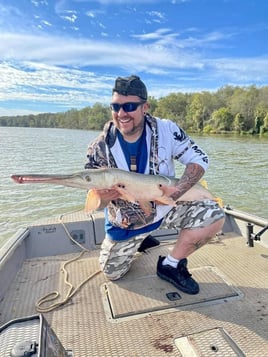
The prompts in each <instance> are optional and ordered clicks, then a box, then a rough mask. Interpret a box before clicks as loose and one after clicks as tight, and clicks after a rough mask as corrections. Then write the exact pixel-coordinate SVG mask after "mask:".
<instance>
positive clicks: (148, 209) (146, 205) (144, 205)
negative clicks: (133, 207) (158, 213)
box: [139, 201, 152, 216]
mask: <svg viewBox="0 0 268 357" xmlns="http://www.w3.org/2000/svg"><path fill="white" fill-rule="evenodd" d="M139 205H140V208H141V209H142V210H143V212H144V213H145V216H150V214H151V213H152V205H151V202H150V201H139Z"/></svg>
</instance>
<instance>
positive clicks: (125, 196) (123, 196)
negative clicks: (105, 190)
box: [113, 185, 137, 203]
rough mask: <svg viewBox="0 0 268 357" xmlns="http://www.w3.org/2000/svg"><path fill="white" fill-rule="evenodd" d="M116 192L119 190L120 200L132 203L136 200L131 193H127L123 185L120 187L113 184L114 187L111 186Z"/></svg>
mask: <svg viewBox="0 0 268 357" xmlns="http://www.w3.org/2000/svg"><path fill="white" fill-rule="evenodd" d="M113 188H114V189H115V190H116V191H117V192H119V193H120V195H121V197H120V198H121V199H122V200H126V201H129V202H132V203H134V202H136V201H137V200H136V199H135V197H134V196H133V195H132V194H131V193H129V192H128V191H127V190H126V189H125V188H124V187H122V186H121V185H120V186H117V185H115V186H114V187H113Z"/></svg>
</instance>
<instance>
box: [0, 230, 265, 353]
mask: <svg viewBox="0 0 268 357" xmlns="http://www.w3.org/2000/svg"><path fill="white" fill-rule="evenodd" d="M173 244H174V242H173V241H163V242H162V243H161V245H160V246H158V247H156V248H153V249H150V250H149V251H148V252H147V254H144V253H143V254H140V255H139V256H138V257H137V259H136V260H135V262H134V264H133V267H132V269H131V271H130V272H129V273H128V274H127V275H126V276H125V277H124V278H122V279H121V280H119V281H114V282H109V281H107V279H106V278H105V277H104V275H103V274H102V273H99V274H96V275H95V276H93V277H92V278H91V279H90V280H89V281H88V282H87V283H86V284H85V285H84V286H83V287H82V288H81V289H80V290H79V291H78V292H77V293H76V294H75V295H74V296H73V297H72V298H71V299H70V300H69V301H68V302H67V303H66V304H65V305H63V306H61V307H58V308H56V309H55V310H53V311H51V312H47V313H44V316H45V318H46V319H47V321H48V322H49V324H50V325H51V327H52V328H53V330H54V331H55V333H56V334H57V336H58V337H59V339H60V340H61V342H62V344H63V345H64V347H65V348H66V349H70V350H72V351H73V353H74V356H75V357H77V356H79V357H89V356H133V357H134V356H155V357H156V356H163V355H164V354H165V355H169V356H187V357H188V356H205V357H209V356H228V357H230V356H251V357H253V356H258V357H259V356H262V357H264V356H268V294H267V292H268V278H267V277H268V254H267V249H264V248H263V247H261V246H260V245H258V244H256V245H255V247H254V248H249V247H247V245H246V241H245V239H244V238H242V237H234V236H232V235H227V236H223V238H222V237H220V238H215V239H214V240H213V241H212V242H211V243H210V244H208V245H206V246H205V247H203V248H202V249H200V250H198V251H196V252H195V253H194V254H193V255H192V256H191V257H190V259H189V269H190V271H191V272H192V274H193V276H194V277H196V279H197V280H198V281H199V283H200V293H199V294H198V295H195V296H191V295H186V294H184V293H181V292H179V291H178V290H176V288H174V287H172V285H171V284H168V283H166V282H165V281H162V280H160V279H159V278H157V276H156V273H155V268H156V262H157V260H158V256H159V255H166V254H168V252H170V250H171V249H172V246H173ZM98 254H99V251H98V250H92V251H91V252H87V253H85V254H84V255H83V256H82V257H81V258H80V259H78V260H75V261H73V262H72V263H70V264H69V265H67V266H66V269H67V270H68V273H69V280H70V281H71V282H72V284H73V285H74V286H77V285H78V284H79V283H80V282H81V281H83V280H84V279H85V278H86V277H87V276H89V275H90V274H93V273H94V272H97V271H98V270H99V265H98ZM75 256H76V255H75V254H70V255H64V256H60V255H58V256H51V257H45V258H35V259H31V260H26V261H25V262H24V264H23V266H22V269H21V270H20V271H19V272H18V274H17V276H16V279H15V280H14V281H13V282H12V284H11V287H10V289H9V291H8V293H7V294H6V295H5V298H4V299H3V300H2V301H1V302H0V311H1V316H0V324H1V325H2V324H3V323H5V322H7V321H9V320H12V319H14V318H17V317H22V316H28V315H33V314H36V310H35V302H36V301H37V300H38V299H39V298H41V297H42V296H44V295H46V294H48V293H49V292H51V291H53V290H57V291H59V292H60V294H61V297H60V298H62V297H63V296H64V295H65V294H66V292H67V288H66V286H65V284H64V278H63V273H62V271H60V270H61V268H62V266H63V264H64V263H65V262H66V260H68V259H70V258H73V257H75ZM177 293H179V295H180V296H179V295H178V294H177ZM167 294H168V295H167ZM180 297H181V298H180ZM22 301H23V303H22Z"/></svg>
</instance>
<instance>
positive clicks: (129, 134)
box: [111, 92, 148, 139]
mask: <svg viewBox="0 0 268 357" xmlns="http://www.w3.org/2000/svg"><path fill="white" fill-rule="evenodd" d="M111 103H116V104H125V103H141V105H138V106H137V108H136V109H135V110H134V111H125V110H124V109H123V108H122V107H120V109H119V111H118V112H117V111H114V110H112V117H113V121H114V124H115V126H116V127H117V128H118V129H119V130H120V132H121V134H122V135H123V136H124V137H125V138H126V139H131V138H133V139H136V138H138V137H139V135H140V134H141V133H142V131H143V127H144V112H146V111H147V109H148V104H147V102H145V103H144V101H143V100H142V99H141V98H140V97H138V96H136V95H128V96H125V95H122V94H119V93H117V92H114V93H113V96H112V102H111Z"/></svg>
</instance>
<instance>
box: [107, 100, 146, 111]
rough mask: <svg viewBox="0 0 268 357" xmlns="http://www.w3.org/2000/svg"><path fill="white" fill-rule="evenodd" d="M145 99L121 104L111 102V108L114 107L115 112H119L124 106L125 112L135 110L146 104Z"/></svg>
mask: <svg viewBox="0 0 268 357" xmlns="http://www.w3.org/2000/svg"><path fill="white" fill-rule="evenodd" d="M144 103H145V101H143V102H138V103H135V102H129V103H124V104H119V103H111V104H110V108H111V109H112V111H113V112H116V113H118V112H119V110H120V109H121V108H122V109H123V110H124V112H126V113H128V112H134V111H135V110H136V109H137V108H138V107H139V106H140V105H142V104H144Z"/></svg>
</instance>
